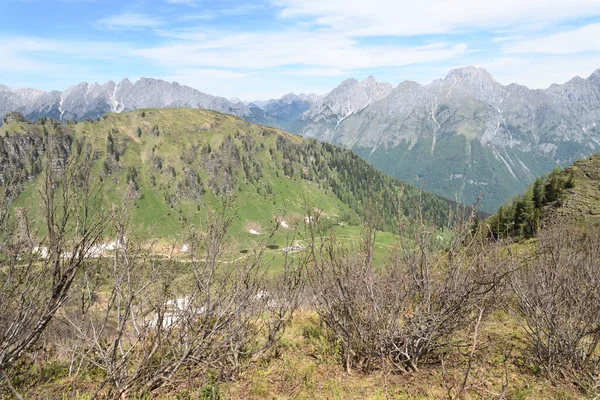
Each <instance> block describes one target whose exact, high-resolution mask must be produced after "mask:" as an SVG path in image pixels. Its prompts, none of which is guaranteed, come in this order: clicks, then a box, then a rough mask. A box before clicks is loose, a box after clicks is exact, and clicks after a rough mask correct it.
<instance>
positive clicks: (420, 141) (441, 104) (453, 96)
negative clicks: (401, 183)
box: [298, 67, 600, 211]
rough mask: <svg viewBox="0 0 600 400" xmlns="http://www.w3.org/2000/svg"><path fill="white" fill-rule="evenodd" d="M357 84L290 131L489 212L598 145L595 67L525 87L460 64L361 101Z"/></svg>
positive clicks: (599, 95)
mask: <svg viewBox="0 0 600 400" xmlns="http://www.w3.org/2000/svg"><path fill="white" fill-rule="evenodd" d="M356 84H357V83H356V82H350V83H349V82H344V83H342V84H341V85H340V86H339V87H338V88H336V89H335V90H334V91H332V92H331V93H330V95H328V96H327V97H325V99H324V101H323V103H327V104H328V105H327V107H323V108H325V109H326V110H336V111H338V112H333V111H332V112H329V113H328V114H327V113H324V112H321V111H320V110H322V109H323V108H321V109H318V108H317V107H316V106H313V107H312V108H311V110H309V111H307V112H306V113H305V114H304V115H303V116H302V121H303V126H302V127H301V128H300V129H299V130H298V133H300V134H301V135H304V136H308V137H315V138H318V139H320V140H325V141H328V142H331V143H335V144H340V145H343V146H346V147H348V148H351V149H353V150H354V151H355V152H356V153H358V154H359V155H361V156H362V157H363V158H365V159H367V160H368V161H369V162H371V163H372V164H373V165H375V166H376V167H378V168H380V169H382V170H383V171H385V172H387V173H389V174H391V175H392V176H395V177H397V178H400V179H404V180H408V181H409V182H412V183H415V184H418V185H420V186H421V187H423V188H424V189H426V190H429V191H432V192H434V193H438V194H441V195H444V196H446V197H450V198H456V199H458V200H459V201H462V202H467V203H469V202H472V201H475V200H476V198H477V197H478V196H480V195H481V196H482V200H481V204H482V206H483V208H484V209H485V210H488V211H493V210H495V209H496V208H497V207H498V206H499V205H500V204H502V203H504V202H505V201H506V200H507V199H508V198H510V197H512V196H514V195H516V194H518V193H521V192H522V191H523V190H524V189H525V188H526V187H527V185H528V184H529V183H530V182H531V181H532V180H533V179H534V178H535V177H537V176H541V175H543V174H545V173H547V172H550V171H551V170H552V169H553V168H554V167H555V166H556V165H561V166H565V165H569V164H570V163H572V162H573V161H575V160H576V159H579V158H582V157H585V156H587V155H589V154H591V153H594V152H596V151H598V150H600V130H599V129H598V128H597V126H598V125H599V124H600V70H599V71H596V72H595V73H594V74H592V75H591V76H590V77H589V78H587V79H581V78H574V79H573V80H571V81H569V82H567V83H565V84H563V85H552V86H551V87H550V88H548V89H546V90H531V89H528V88H526V87H524V86H520V85H517V84H511V85H508V86H503V85H501V84H500V83H498V82H496V81H495V80H494V79H493V77H492V76H491V75H490V74H489V73H488V72H487V71H485V70H484V69H482V68H476V67H466V68H460V69H456V70H453V71H450V73H449V74H448V75H447V76H446V77H445V78H443V79H438V80H435V81H433V82H432V83H431V84H429V85H420V84H418V83H415V82H408V81H406V82H403V83H401V84H400V85H398V86H397V87H396V88H394V89H390V90H389V91H388V90H386V89H385V86H377V87H378V88H381V90H380V91H375V93H376V95H375V96H373V100H372V101H371V102H370V103H368V100H367V104H366V105H365V104H363V107H362V108H360V107H357V106H358V104H360V102H357V101H355V100H356V99H357V98H359V96H357V95H355V94H353V93H354V90H355V89H354V88H352V87H353V86H356ZM371 93H373V91H372V92H371ZM332 94H335V96H331V95H332ZM350 99H352V100H354V101H351V100H350ZM365 99H366V97H363V98H361V101H365ZM357 103H358V104H357ZM339 110H341V111H339Z"/></svg>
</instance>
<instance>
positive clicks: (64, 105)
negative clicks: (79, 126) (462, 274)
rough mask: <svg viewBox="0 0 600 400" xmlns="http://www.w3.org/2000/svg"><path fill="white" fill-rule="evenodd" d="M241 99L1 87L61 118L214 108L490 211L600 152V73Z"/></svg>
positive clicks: (18, 104)
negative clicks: (533, 81)
mask: <svg viewBox="0 0 600 400" xmlns="http://www.w3.org/2000/svg"><path fill="white" fill-rule="evenodd" d="M232 100H234V101H230V100H227V99H225V98H223V97H217V96H212V95H209V94H205V93H202V92H199V91H197V90H195V89H193V88H190V87H188V86H182V85H179V84H177V83H169V82H166V81H162V80H157V79H149V78H142V79H140V80H138V81H137V82H135V83H132V82H130V81H129V80H127V79H125V80H123V81H121V82H119V83H118V84H117V83H114V82H108V83H106V84H103V85H100V84H87V83H81V84H79V85H76V86H72V87H70V88H68V89H67V90H65V91H64V92H58V91H53V92H43V91H39V90H35V89H17V90H10V89H8V88H7V87H5V86H0V115H4V114H6V113H7V112H10V111H19V112H21V113H22V114H23V115H25V116H26V117H27V118H28V119H30V120H35V119H37V118H39V117H41V116H47V117H52V118H55V119H60V120H63V121H64V120H83V119H86V118H89V119H96V118H98V117H100V116H102V115H103V114H104V113H106V112H117V113H119V112H123V111H130V110H134V109H137V108H146V107H155V108H167V107H190V108H205V109H209V110H214V111H219V112H222V113H227V114H233V115H236V116H239V117H241V118H244V119H246V120H247V121H249V122H252V123H259V124H263V125H269V126H273V127H277V128H280V129H284V130H286V131H289V132H291V133H296V134H299V135H301V136H306V137H311V138H315V139H318V140H321V141H325V142H329V143H333V144H339V145H343V146H345V147H347V148H350V149H352V150H353V151H354V152H356V153H357V154H359V155H360V156H362V157H363V158H365V159H366V160H367V161H369V162H370V163H372V164H373V165H374V166H376V167H378V168H379V169H381V170H383V171H384V172H387V173H388V174H390V175H392V176H394V177H397V178H400V179H403V180H407V181H409V182H411V183H414V184H417V185H420V186H422V187H423V188H424V189H426V190H429V191H432V192H434V193H437V194H440V195H443V196H445V197H450V198H456V199H457V200H458V201H460V202H465V203H469V202H472V201H474V200H475V199H476V198H477V197H478V196H479V195H482V196H483V199H482V202H481V204H482V206H483V207H484V209H485V210H487V211H494V210H495V209H497V207H498V206H499V205H500V204H502V203H504V202H505V201H506V200H507V199H508V198H510V197H511V196H514V195H516V194H518V193H521V192H523V191H524V190H525V188H526V187H527V185H528V184H529V183H530V182H531V181H532V180H533V179H535V177H538V176H541V175H543V174H544V173H547V172H549V171H551V170H552V169H553V168H554V167H555V166H556V165H561V166H566V165H569V164H571V163H572V162H573V161H575V160H577V159H580V158H583V157H586V156H588V155H590V154H592V153H595V152H597V151H599V150H600V125H599V124H600V70H598V71H596V72H594V73H593V74H592V75H590V76H589V77H588V78H587V79H583V78H579V77H576V78H573V79H572V80H570V81H569V82H566V83H564V84H561V85H559V84H554V85H551V86H550V87H549V88H547V89H544V90H540V89H529V88H527V87H525V86H522V85H518V84H510V85H502V84H500V83H498V82H497V81H496V80H495V79H494V78H493V77H492V75H490V74H489V73H488V72H487V71H486V70H484V69H483V68H478V67H473V66H469V67H464V68H458V69H454V70H452V71H450V72H449V73H448V74H447V76H446V77H444V78H441V79H437V80H434V81H433V82H432V83H430V84H428V85H421V84H419V83H416V82H411V81H404V82H402V83H400V84H399V85H397V86H396V87H393V86H392V85H391V84H389V83H385V82H378V81H377V80H375V78H373V77H368V78H366V79H364V80H363V81H358V80H356V79H352V78H351V79H347V80H345V81H343V82H342V83H341V84H340V85H339V86H337V87H336V88H334V89H333V90H332V91H331V92H329V93H327V94H326V95H323V96H318V95H314V94H309V95H305V94H300V95H296V94H293V93H291V94H288V95H285V96H283V97H282V98H280V99H273V100H268V101H255V102H252V103H243V102H241V101H237V100H238V99H232ZM235 101H237V102H235Z"/></svg>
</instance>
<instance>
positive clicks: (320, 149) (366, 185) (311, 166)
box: [277, 136, 464, 231]
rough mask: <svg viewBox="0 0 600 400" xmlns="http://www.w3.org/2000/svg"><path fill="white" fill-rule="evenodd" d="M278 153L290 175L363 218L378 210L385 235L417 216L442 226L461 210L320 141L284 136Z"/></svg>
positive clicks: (344, 151)
mask: <svg viewBox="0 0 600 400" xmlns="http://www.w3.org/2000/svg"><path fill="white" fill-rule="evenodd" d="M277 150H278V151H279V152H281V155H282V164H283V165H282V166H281V167H282V170H283V172H284V174H285V175H286V176H288V177H290V178H293V177H298V178H301V179H306V180H309V181H313V182H315V183H317V184H319V185H320V186H321V187H322V188H324V189H328V190H331V191H332V192H333V193H334V194H335V195H336V196H337V197H338V198H339V199H340V200H341V201H342V202H344V203H346V204H348V205H349V206H350V207H351V208H352V209H353V210H354V211H355V212H356V213H357V214H358V215H361V216H363V215H365V213H366V212H367V210H368V207H370V206H376V207H377V210H378V211H379V212H380V213H381V214H382V215H381V217H382V222H381V223H382V226H380V227H379V228H381V229H384V230H388V231H394V230H395V229H397V224H398V217H399V216H402V215H403V216H409V217H416V216H417V215H418V213H420V212H422V213H423V217H424V218H425V219H427V220H429V221H434V222H435V223H436V224H437V225H438V226H443V225H444V224H446V223H447V222H448V220H449V219H450V218H451V216H452V215H453V213H454V212H455V211H456V210H457V209H460V208H462V206H459V205H458V204H456V203H454V202H453V201H451V200H447V199H444V198H442V197H439V196H436V195H433V194H431V193H428V192H423V191H421V190H420V189H419V188H417V187H415V186H413V185H411V184H408V183H405V182H401V181H398V180H397V179H394V178H392V177H390V176H388V175H386V174H384V173H382V172H380V171H378V170H377V169H376V168H374V167H373V166H371V165H370V164H368V163H367V162H365V161H364V160H363V159H361V158H360V157H359V156H357V155H356V154H354V153H352V152H351V151H349V150H347V149H343V148H341V147H337V146H333V145H331V144H328V143H320V142H317V141H316V140H308V141H303V142H300V143H294V142H292V141H291V140H289V139H286V138H284V137H281V136H280V137H278V138H277ZM463 209H464V208H463Z"/></svg>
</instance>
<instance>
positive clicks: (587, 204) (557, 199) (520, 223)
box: [487, 153, 600, 238]
mask: <svg viewBox="0 0 600 400" xmlns="http://www.w3.org/2000/svg"><path fill="white" fill-rule="evenodd" d="M599 184H600V153H596V154H594V155H592V156H591V157H589V158H585V159H582V160H578V161H576V162H575V163H573V164H572V165H570V166H568V167H567V168H565V169H564V170H561V169H560V168H558V167H557V168H556V169H555V170H554V171H553V172H552V173H551V174H549V175H548V176H546V177H544V178H538V179H536V180H535V181H534V182H533V183H532V184H531V185H530V186H529V187H528V188H527V190H526V191H525V193H523V194H522V195H521V196H518V197H516V198H515V199H513V200H512V202H510V203H509V204H506V205H504V206H500V208H499V209H498V211H497V212H496V213H495V214H494V215H492V216H491V217H490V218H489V219H488V220H487V226H488V230H489V235H490V236H492V237H495V238H498V237H507V236H510V237H512V238H530V237H534V236H535V235H536V234H537V232H538V230H539V228H540V227H542V226H543V225H544V224H545V223H547V222H551V221H552V220H554V219H558V220H559V221H560V223H565V222H569V223H576V224H579V225H583V226H586V225H588V226H589V225H596V226H598V225H600V191H599V190H598V188H599V187H600V186H599Z"/></svg>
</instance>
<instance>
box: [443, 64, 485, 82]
mask: <svg viewBox="0 0 600 400" xmlns="http://www.w3.org/2000/svg"><path fill="white" fill-rule="evenodd" d="M454 78H456V79H459V80H460V79H492V80H494V77H493V76H492V75H491V74H490V73H489V72H488V71H487V70H486V69H485V68H482V67H476V66H474V65H469V66H466V67H461V68H454V69H452V70H450V72H448V74H447V75H446V79H454Z"/></svg>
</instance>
